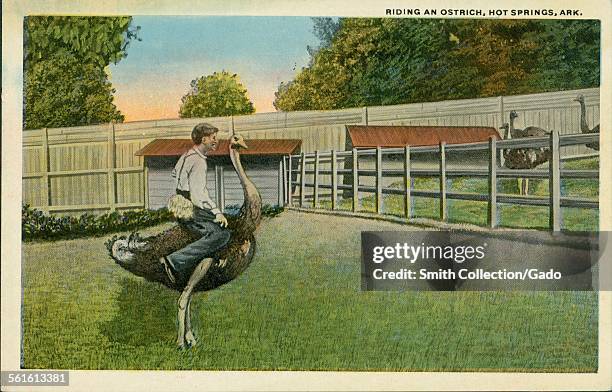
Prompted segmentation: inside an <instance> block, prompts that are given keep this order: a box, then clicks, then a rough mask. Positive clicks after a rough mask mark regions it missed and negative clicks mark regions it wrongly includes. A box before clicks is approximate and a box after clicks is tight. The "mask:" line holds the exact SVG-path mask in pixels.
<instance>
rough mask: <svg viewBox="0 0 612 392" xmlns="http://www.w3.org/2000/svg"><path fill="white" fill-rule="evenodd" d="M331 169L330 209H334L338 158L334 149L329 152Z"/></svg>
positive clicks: (336, 192)
mask: <svg viewBox="0 0 612 392" xmlns="http://www.w3.org/2000/svg"><path fill="white" fill-rule="evenodd" d="M331 159H332V161H331V170H332V178H331V182H332V200H331V202H332V210H335V209H336V208H337V207H338V206H337V203H338V158H337V152H336V150H332V152H331Z"/></svg>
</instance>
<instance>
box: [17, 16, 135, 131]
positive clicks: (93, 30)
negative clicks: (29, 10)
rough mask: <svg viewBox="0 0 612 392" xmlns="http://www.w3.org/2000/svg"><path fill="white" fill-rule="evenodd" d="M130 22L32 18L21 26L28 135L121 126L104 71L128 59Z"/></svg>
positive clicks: (123, 19)
mask: <svg viewBox="0 0 612 392" xmlns="http://www.w3.org/2000/svg"><path fill="white" fill-rule="evenodd" d="M131 20H132V18H131V17H73V16H30V17H28V18H26V21H25V31H24V33H25V43H24V66H25V67H24V69H25V75H24V96H25V99H24V111H25V116H24V117H25V118H24V125H25V128H26V129H35V128H42V127H68V126H79V125H88V124H99V123H102V122H110V121H117V122H121V121H123V119H124V116H123V115H121V113H120V112H119V111H118V110H117V108H116V106H115V105H114V104H113V93H114V92H115V90H114V89H113V88H112V86H111V84H110V82H109V81H108V75H107V74H106V71H105V69H104V68H105V67H106V66H107V65H109V64H110V63H117V62H118V61H119V60H121V59H122V58H124V57H125V56H127V53H126V50H127V47H128V45H129V43H130V41H131V40H133V39H137V40H140V39H139V38H138V36H137V34H138V30H139V29H140V27H135V28H131V27H130V23H131Z"/></svg>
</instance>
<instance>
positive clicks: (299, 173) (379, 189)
mask: <svg viewBox="0 0 612 392" xmlns="http://www.w3.org/2000/svg"><path fill="white" fill-rule="evenodd" d="M598 140H599V135H598V134H577V135H564V136H559V133H558V132H557V131H553V132H551V133H550V136H549V137H543V138H542V137H533V138H523V139H520V140H504V141H498V140H496V139H495V138H494V137H491V138H490V140H489V142H484V143H470V144H469V145H468V144H463V145H461V144H458V145H446V144H445V143H440V144H439V145H438V146H437V147H410V146H406V147H403V148H385V149H382V148H380V147H378V148H375V149H363V150H358V149H353V150H352V151H343V152H339V151H330V152H325V153H321V152H318V151H317V152H315V153H314V154H306V153H301V154H300V155H291V156H288V157H287V158H285V160H284V162H283V164H282V165H281V168H280V169H279V170H282V172H279V178H283V179H284V182H283V183H284V185H285V189H284V191H283V194H284V197H285V198H284V203H285V205H288V206H293V205H294V204H295V203H296V199H297V201H299V204H298V205H299V207H301V208H308V207H313V208H319V207H320V199H321V193H320V191H321V190H331V195H327V196H326V197H331V209H332V210H336V209H338V191H340V190H341V191H346V192H349V193H350V198H351V199H352V202H351V208H352V211H353V212H357V211H358V210H359V204H360V199H359V196H360V193H369V194H373V195H374V210H375V213H377V214H382V213H383V195H401V196H403V203H404V208H403V211H404V217H405V218H407V219H410V218H414V216H412V212H411V211H412V209H411V204H412V198H414V197H425V198H431V199H437V200H439V202H440V212H439V218H440V220H442V221H446V220H447V219H448V212H447V211H448V205H447V200H470V201H482V202H487V203H488V208H487V224H488V226H489V227H491V228H494V227H497V226H498V223H499V222H498V217H497V204H499V203H503V204H516V205H526V206H548V207H549V218H550V219H549V226H550V229H551V230H554V231H558V230H560V229H561V207H575V208H592V209H597V208H599V201H598V200H595V199H586V198H577V197H562V196H561V179H598V178H599V170H576V169H562V168H561V155H560V149H561V147H562V146H573V145H578V144H587V143H592V142H595V141H598ZM513 148H524V149H527V148H538V149H539V148H547V149H550V151H551V158H550V161H549V164H548V169H547V170H544V169H534V170H527V169H522V170H512V169H507V168H503V167H500V164H499V156H500V154H499V151H500V150H506V149H513ZM476 150H481V151H486V152H487V153H488V166H489V167H488V169H478V168H476V169H457V168H449V167H447V164H446V157H447V154H448V153H449V152H457V151H462V152H463V151H476ZM423 153H427V154H431V153H435V154H436V156H437V162H438V169H417V168H411V163H412V160H413V159H414V157H415V156H416V155H418V154H423ZM384 155H394V156H398V155H400V156H402V157H403V159H402V162H403V168H401V169H398V168H384V167H383V159H382V157H383V156H384ZM372 156H373V157H374V162H375V168H374V169H362V168H359V159H360V158H364V157H372ZM322 157H325V158H327V159H325V160H324V162H325V163H328V164H329V165H330V168H325V169H322V168H321V163H322V162H323V160H322ZM347 159H350V163H351V164H350V168H348V169H347V168H344V169H340V168H339V166H340V165H339V162H338V161H339V160H340V161H342V162H346V161H347ZM340 163H341V162H340ZM307 166H310V168H307ZM323 175H326V176H328V177H330V178H331V182H330V183H323V182H321V178H320V177H321V176H323ZM307 176H310V177H312V181H306V177H307ZM339 176H346V178H350V179H351V180H352V183H350V184H346V183H343V184H339V183H338V177H339ZM298 177H299V180H295V179H294V178H298ZM362 177H374V178H375V185H373V186H372V185H363V184H360V183H359V180H360V178H362ZM388 177H396V178H400V179H401V180H402V181H401V184H402V187H401V188H397V187H383V178H388ZM415 177H435V178H438V179H439V189H438V190H435V191H434V190H416V189H414V188H413V186H412V179H413V178H415ZM451 177H476V178H487V179H488V184H489V185H488V193H486V194H485V193H467V192H455V191H449V190H448V189H447V179H448V178H451ZM499 178H539V179H548V180H549V195H548V196H547V197H539V196H525V195H510V194H498V193H497V180H498V179H499ZM294 183H297V184H298V185H297V187H295V186H294ZM307 188H310V189H311V190H312V192H310V195H307V191H306V190H307ZM307 202H308V204H307Z"/></svg>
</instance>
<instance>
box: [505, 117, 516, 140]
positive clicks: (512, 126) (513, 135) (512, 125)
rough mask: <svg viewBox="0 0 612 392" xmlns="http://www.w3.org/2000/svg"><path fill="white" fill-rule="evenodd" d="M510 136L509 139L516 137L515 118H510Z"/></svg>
mask: <svg viewBox="0 0 612 392" xmlns="http://www.w3.org/2000/svg"><path fill="white" fill-rule="evenodd" d="M508 130H509V135H508V137H507V139H510V138H513V137H515V136H516V132H515V131H514V117H512V116H510V125H509V126H508Z"/></svg>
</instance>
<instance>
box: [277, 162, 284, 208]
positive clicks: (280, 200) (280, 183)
mask: <svg viewBox="0 0 612 392" xmlns="http://www.w3.org/2000/svg"><path fill="white" fill-rule="evenodd" d="M284 159H285V158H284V157H283V159H279V160H278V181H277V184H278V194H277V199H276V200H277V204H278V206H279V207H280V206H282V205H283V204H284V199H285V191H284V190H283V186H284V184H285V181H284V180H283V176H284V170H283V166H284V165H283V163H284Z"/></svg>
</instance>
